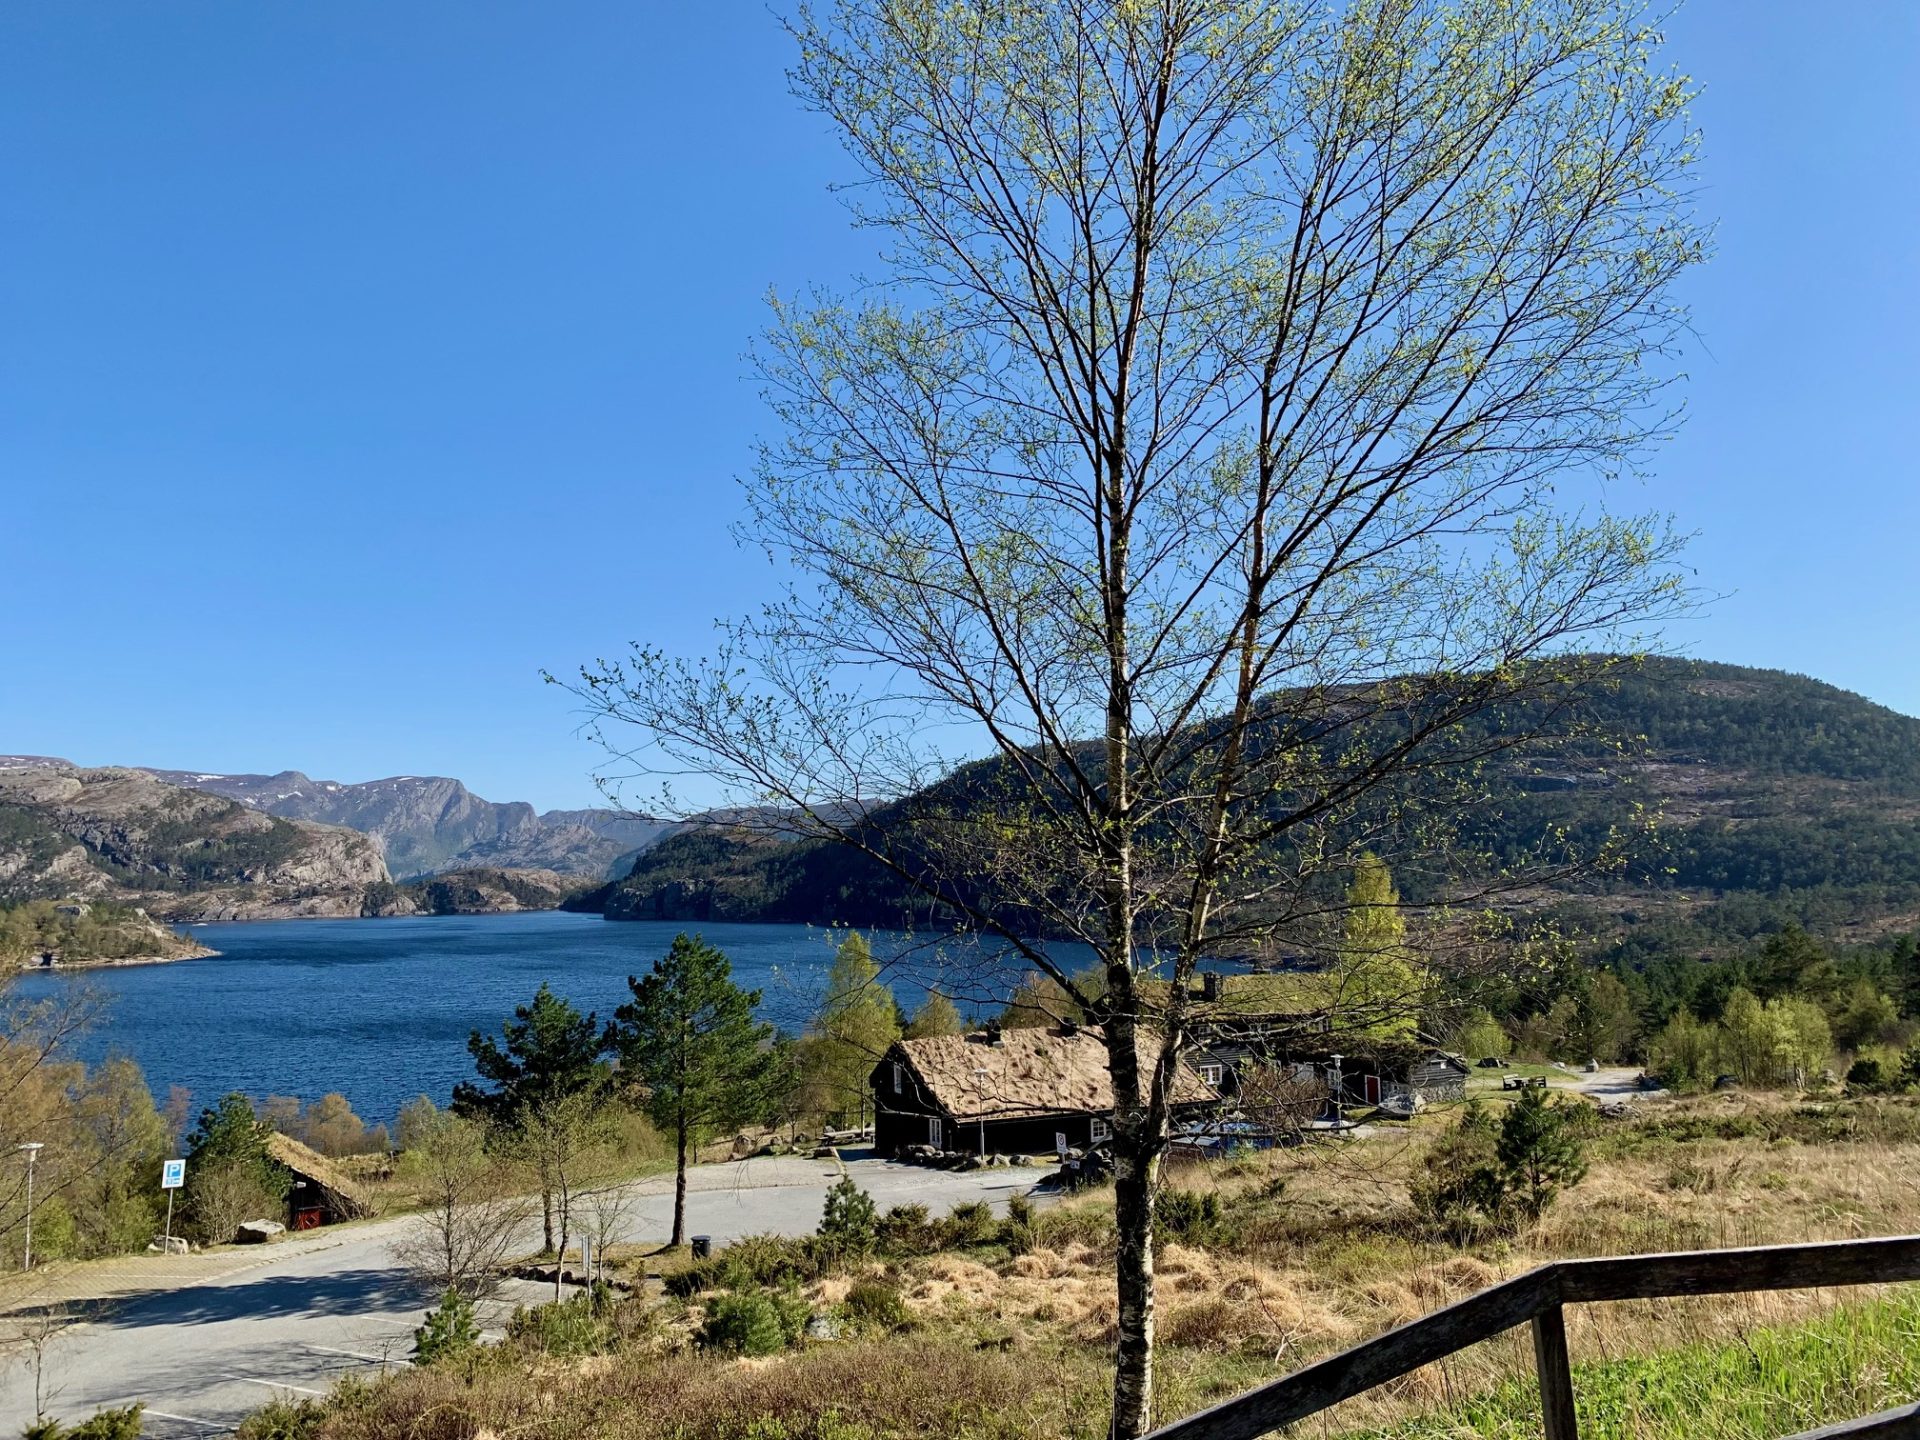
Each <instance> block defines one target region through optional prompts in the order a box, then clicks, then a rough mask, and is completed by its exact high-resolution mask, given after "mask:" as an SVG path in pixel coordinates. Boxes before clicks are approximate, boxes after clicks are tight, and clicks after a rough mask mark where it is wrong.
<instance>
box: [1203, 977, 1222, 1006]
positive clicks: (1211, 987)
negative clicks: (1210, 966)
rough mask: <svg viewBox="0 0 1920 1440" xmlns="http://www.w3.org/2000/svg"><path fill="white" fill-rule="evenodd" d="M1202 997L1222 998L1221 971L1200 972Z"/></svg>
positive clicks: (1207, 998) (1205, 998)
mask: <svg viewBox="0 0 1920 1440" xmlns="http://www.w3.org/2000/svg"><path fill="white" fill-rule="evenodd" d="M1200 998H1201V999H1202V1000H1218V999H1219V998H1220V972H1219V971H1218V970H1205V971H1202V972H1201V974H1200Z"/></svg>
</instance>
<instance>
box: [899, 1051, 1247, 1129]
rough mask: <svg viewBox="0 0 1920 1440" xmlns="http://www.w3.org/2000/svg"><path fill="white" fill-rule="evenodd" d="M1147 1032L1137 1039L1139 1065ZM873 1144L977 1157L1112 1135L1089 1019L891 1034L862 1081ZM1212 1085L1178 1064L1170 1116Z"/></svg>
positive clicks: (1108, 1092) (1100, 1058)
mask: <svg viewBox="0 0 1920 1440" xmlns="http://www.w3.org/2000/svg"><path fill="white" fill-rule="evenodd" d="M1156 1043H1157V1041H1156V1040H1155V1038H1154V1037H1152V1036H1151V1035H1146V1036H1143V1037H1142V1040H1141V1047H1140V1048H1141V1060H1142V1065H1143V1068H1144V1067H1146V1066H1150V1065H1151V1064H1152V1063H1153V1061H1152V1055H1153V1047H1154V1045H1155V1044H1156ZM870 1083H871V1084H872V1087H873V1111H874V1126H873V1143H874V1148H875V1149H876V1150H877V1151H878V1152H879V1153H880V1154H882V1155H900V1154H904V1153H906V1152H907V1151H909V1150H911V1149H913V1148H915V1147H917V1146H927V1147H930V1148H931V1149H934V1150H940V1151H948V1152H954V1151H957V1152H962V1153H970V1154H977V1155H1017V1154H1053V1153H1055V1152H1056V1151H1058V1150H1060V1149H1062V1148H1063V1147H1064V1148H1068V1149H1075V1150H1084V1149H1086V1148H1087V1147H1089V1146H1091V1145H1095V1144H1098V1143H1099V1142H1100V1141H1102V1140H1105V1139H1106V1138H1107V1137H1108V1136H1109V1135H1111V1134H1112V1125H1113V1082H1112V1078H1111V1076H1110V1075H1109V1074H1108V1072H1107V1042H1106V1037H1105V1036H1104V1035H1103V1034H1102V1033H1101V1031H1100V1029H1099V1027H1097V1026H1085V1027H1083V1026H1077V1025H1053V1026H1046V1027H1038V1026H1036V1027H1034V1028H1031V1029H1019V1030H1000V1029H988V1030H983V1031H979V1032H977V1033H975V1034H972V1035H934V1036H927V1037H925V1038H924V1039H919V1040H897V1041H895V1042H894V1044H893V1045H892V1047H891V1048H889V1049H888V1051H887V1053H886V1054H885V1055H883V1056H882V1057H881V1059H880V1063H879V1064H878V1065H876V1066H875V1067H874V1069H873V1074H872V1076H871V1079H870ZM1219 1098H1220V1095H1219V1091H1218V1090H1216V1089H1215V1088H1214V1087H1213V1086H1211V1085H1208V1084H1207V1083H1206V1082H1205V1081H1203V1080H1202V1079H1201V1078H1200V1076H1199V1074H1198V1073H1197V1072H1196V1071H1195V1070H1194V1069H1193V1067H1192V1066H1190V1065H1188V1064H1185V1063H1184V1062H1183V1063H1182V1064H1181V1066H1180V1071H1179V1074H1178V1075H1176V1076H1175V1077H1174V1088H1173V1108H1174V1112H1175V1114H1176V1115H1183V1114H1191V1113H1195V1112H1198V1111H1201V1110H1204V1109H1207V1108H1209V1107H1211V1106H1213V1105H1214V1104H1216V1103H1217V1102H1218V1101H1219Z"/></svg>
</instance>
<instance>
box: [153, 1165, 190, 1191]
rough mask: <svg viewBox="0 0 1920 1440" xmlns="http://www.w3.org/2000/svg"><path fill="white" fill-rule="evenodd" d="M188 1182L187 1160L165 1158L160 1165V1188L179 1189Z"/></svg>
mask: <svg viewBox="0 0 1920 1440" xmlns="http://www.w3.org/2000/svg"><path fill="white" fill-rule="evenodd" d="M186 1183H187V1162H186V1161H184V1160H165V1161H162V1162H161V1165H160V1188H161V1189H162V1190H178V1189H179V1188H180V1187H181V1186H182V1185H184V1184H186Z"/></svg>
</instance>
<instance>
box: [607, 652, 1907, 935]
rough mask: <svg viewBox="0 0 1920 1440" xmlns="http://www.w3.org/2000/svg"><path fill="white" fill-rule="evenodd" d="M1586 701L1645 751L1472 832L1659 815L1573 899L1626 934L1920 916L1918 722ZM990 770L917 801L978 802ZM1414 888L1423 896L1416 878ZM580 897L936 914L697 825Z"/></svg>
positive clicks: (773, 910)
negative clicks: (1619, 861) (1650, 831)
mask: <svg viewBox="0 0 1920 1440" xmlns="http://www.w3.org/2000/svg"><path fill="white" fill-rule="evenodd" d="M1586 713H1587V718H1588V719H1589V720H1590V721H1591V722H1592V723H1593V725H1594V726H1595V727H1596V728H1597V730H1599V731H1600V732H1601V733H1604V734H1607V735H1610V736H1617V737H1621V738H1622V739H1624V740H1626V741H1627V743H1626V744H1624V745H1619V746H1616V745H1609V744H1601V743H1597V742H1596V743H1591V744H1585V745H1580V746H1575V747H1571V748H1568V749H1565V750H1562V751H1560V752H1558V753H1555V754H1554V755H1552V756H1551V758H1535V759H1533V760H1530V761H1513V762H1510V763H1508V764H1506V765H1505V766H1504V768H1503V769H1501V770H1500V771H1499V772H1498V773H1496V774H1495V775H1494V776H1493V777H1492V786H1493V792H1494V795H1493V799H1494V803H1492V804H1490V805H1487V806H1484V807H1479V809H1478V811H1477V817H1476V819H1475V821H1474V822H1473V823H1472V824H1471V825H1470V826H1469V827H1468V831H1467V834H1466V836H1465V838H1466V839H1468V840H1470V841H1471V842H1473V844H1474V845H1475V846H1477V847H1478V848H1480V849H1482V850H1483V851H1484V852H1485V853H1486V854H1487V855H1488V856H1489V857H1491V858H1494V859H1510V858H1513V857H1516V856H1518V855H1520V854H1522V853H1523V852H1525V851H1526V850H1527V848H1528V847H1529V846H1531V845H1533V844H1535V843H1536V842H1538V841H1539V840H1540V838H1541V837H1542V836H1543V835H1545V834H1547V833H1550V831H1551V829H1552V828H1553V827H1563V828H1565V829H1566V830H1567V831H1569V832H1570V833H1572V834H1573V835H1574V836H1575V837H1576V839H1580V838H1586V839H1591V838H1593V837H1596V836H1598V835H1601V834H1604V833H1605V831H1606V830H1607V828H1608V827H1609V826H1612V825H1616V824H1631V822H1632V819H1633V816H1634V814H1635V807H1636V806H1647V807H1650V808H1653V809H1656V810H1657V811H1659V812H1660V814H1661V817H1662V818H1661V823H1660V826H1659V829H1658V833H1657V838H1656V839H1654V840H1653V841H1652V842H1650V843H1646V844H1643V845H1641V846H1640V847H1639V848H1638V849H1637V850H1636V851H1635V852H1634V854H1633V857H1632V861H1631V863H1630V865H1629V866H1628V868H1627V870H1626V871H1625V872H1624V873H1623V874H1619V875H1615V876H1613V877H1610V878H1609V879H1607V880H1606V881H1604V882H1600V881H1592V880H1589V881H1584V882H1582V883H1581V884H1579V885H1578V886H1569V887H1567V888H1566V889H1565V890H1564V891H1563V893H1562V897H1561V903H1562V904H1564V905H1565V906H1566V907H1567V908H1568V909H1569V910H1570V911H1571V912H1573V913H1574V914H1575V915H1576V916H1577V918H1578V919H1580V921H1581V922H1582V923H1584V924H1585V925H1586V926H1587V927H1588V928H1589V929H1591V930H1594V931H1596V932H1598V933H1600V934H1602V935H1603V936H1605V937H1606V938H1607V940H1608V942H1609V943H1611V944H1624V945H1629V946H1632V945H1640V944H1648V943H1653V942H1654V941H1655V940H1656V938H1657V940H1658V943H1660V944H1663V945H1687V946H1699V947H1701V948H1703V949H1711V948H1715V947H1717V946H1721V945H1724V944H1727V943H1731V942H1734V941H1737V940H1743V939H1746V938H1748V937H1751V936H1753V935H1756V934H1762V933H1767V932H1769V931H1772V930H1776V929H1778V928H1780V927H1781V926H1782V925H1784V924H1785V923H1787V922H1788V921H1795V922H1798V923H1801V924H1803V925H1805V926H1806V927H1807V928H1809V929H1811V930H1813V931H1815V932H1817V933H1823V934H1827V935H1830V936H1835V937H1839V938H1863V939H1864V938H1868V937H1870V936H1872V935H1875V934H1880V933H1885V932H1887V931H1891V930H1894V929H1898V928H1911V927H1912V926H1913V925H1914V924H1915V923H1916V922H1917V921H1920V720H1916V719H1913V718H1911V717H1908V716H1904V715H1900V714H1898V713H1896V712H1894V711H1892V710H1888V709H1886V708H1885V707H1883V706H1879V705H1875V704H1873V703H1871V702H1870V701H1867V700H1865V699H1863V698H1862V697H1860V696H1858V695H1853V694H1850V693H1848V692H1846V691H1843V690H1839V689H1836V688H1835V687H1833V686H1830V685H1825V684H1822V683H1820V682H1819V681H1816V680H1811V679H1808V678H1806V677H1804V676H1798V675H1789V674H1785V673H1783V672H1780V671H1769V670H1752V669H1744V668H1740V667H1736V666H1730V665H1716V664H1709V663H1705V662H1692V661H1678V660H1656V661H1650V662H1648V663H1647V664H1646V665H1645V666H1643V667H1641V668H1640V669H1639V670H1638V671H1637V672H1635V673H1633V674H1632V675H1631V676H1629V677H1628V678H1626V679H1624V680H1622V681H1620V682H1619V683H1618V684H1617V685H1615V686H1612V687H1610V688H1609V689H1607V690H1605V691H1602V692H1599V693H1596V694H1595V695H1594V696H1593V697H1591V699H1590V701H1589V702H1588V705H1587V707H1586ZM1485 723H1486V724H1488V725H1489V726H1497V725H1499V724H1500V723H1501V717H1499V716H1493V717H1489V718H1488V719H1487V721H1486V722H1485ZM992 770H993V767H992V766H991V764H984V765H977V766H973V767H969V768H968V769H967V770H964V771H962V772H959V773H958V774H956V775H955V776H953V777H950V779H949V780H947V781H944V782H942V784H941V785H940V786H938V787H935V791H936V792H938V793H934V792H928V794H926V795H923V796H920V797H912V798H911V799H910V800H909V802H908V803H932V804H939V805H942V806H946V807H953V806H964V805H965V804H967V803H968V797H969V796H970V795H972V794H977V793H982V790H983V786H985V787H986V789H988V790H990V778H983V777H990V776H991V773H992ZM876 823H881V824H884V823H886V814H885V812H881V814H880V815H878V816H877V817H876ZM1402 885H1403V889H1406V890H1408V891H1409V893H1410V894H1412V895H1414V896H1416V897H1417V895H1418V894H1419V891H1420V881H1419V878H1418V877H1417V876H1405V877H1402ZM574 904H575V906H576V908H585V909H598V910H601V911H603V912H604V913H605V914H606V916H607V918H609V919H614V920H627V919H664V920H689V921H700V920H773V921H803V922H810V923H832V922H841V923H848V924H856V925H891V924H898V923H901V922H903V921H906V920H909V919H924V918H925V912H926V907H925V904H924V902H922V901H920V900H917V899H916V898H915V897H913V896H912V894H911V893H910V891H909V890H908V888H907V887H905V886H904V885H903V884H902V883H901V882H900V881H899V880H898V879H897V878H895V877H893V876H891V875H890V874H888V873H886V872H885V871H883V870H882V869H881V868H880V867H879V866H877V865H875V864H874V863H873V862H871V861H868V860H866V859H865V858H863V857H862V856H860V855H858V854H855V853H853V852H851V851H849V850H847V849H845V848H843V847H839V846H833V845H829V844H825V843H822V842H818V841H796V840H791V839H785V838H782V837H781V836H780V835H778V834H777V833H774V832H773V831H771V830H769V829H768V828H766V827H764V826H758V827H754V828H747V827H737V826H736V827H722V826H707V827H702V828H698V829H692V830H688V831H686V832H683V833H681V834H679V835H676V836H674V837H672V838H670V839H668V840H666V841H665V842H663V843H662V844H660V845H658V846H657V847H655V848H654V849H652V850H650V851H648V852H646V853H645V854H643V855H641V856H640V857H639V859H638V861H637V862H636V863H635V865H634V867H633V869H632V872H631V873H630V874H629V875H628V876H627V877H626V878H624V879H623V880H620V881H618V882H616V883H614V884H611V885H608V886H605V887H602V888H601V889H600V890H598V891H594V892H590V893H589V894H588V895H587V896H585V897H583V898H581V899H579V900H577V901H575V902H574Z"/></svg>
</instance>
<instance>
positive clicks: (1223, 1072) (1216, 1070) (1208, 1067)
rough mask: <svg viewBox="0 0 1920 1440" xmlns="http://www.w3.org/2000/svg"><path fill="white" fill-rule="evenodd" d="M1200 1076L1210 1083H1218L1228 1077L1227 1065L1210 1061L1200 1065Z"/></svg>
mask: <svg viewBox="0 0 1920 1440" xmlns="http://www.w3.org/2000/svg"><path fill="white" fill-rule="evenodd" d="M1200 1078H1201V1079H1202V1080H1204V1081H1206V1083H1207V1084H1209V1085H1218V1084H1219V1083H1220V1082H1221V1081H1222V1080H1224V1079H1226V1078H1227V1067H1226V1066H1224V1065H1222V1064H1219V1063H1218V1062H1215V1061H1210V1062H1208V1063H1207V1064H1205V1065H1202V1066H1201V1067H1200Z"/></svg>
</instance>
